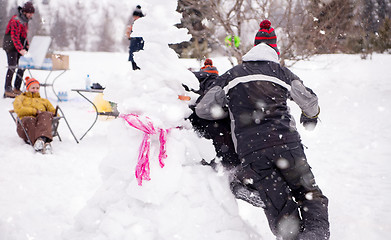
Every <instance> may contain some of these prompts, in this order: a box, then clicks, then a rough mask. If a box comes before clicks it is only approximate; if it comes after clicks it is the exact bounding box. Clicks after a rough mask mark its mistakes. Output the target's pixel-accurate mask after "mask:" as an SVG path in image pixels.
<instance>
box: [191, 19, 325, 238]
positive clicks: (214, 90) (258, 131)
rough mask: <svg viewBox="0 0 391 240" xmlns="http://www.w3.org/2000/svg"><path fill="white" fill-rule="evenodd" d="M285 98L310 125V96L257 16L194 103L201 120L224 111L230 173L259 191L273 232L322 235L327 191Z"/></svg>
mask: <svg viewBox="0 0 391 240" xmlns="http://www.w3.org/2000/svg"><path fill="white" fill-rule="evenodd" d="M288 99H291V100H293V101H294V102H295V103H296V104H298V106H299V107H300V108H301V110H302V114H301V117H300V122H301V123H302V124H303V125H304V127H306V128H310V127H315V125H316V123H317V119H318V116H319V113H320V108H319V106H318V98H317V96H316V95H315V93H314V92H313V91H312V90H311V89H309V88H307V87H305V86H304V84H303V81H302V80H300V78H299V77H298V76H296V75H295V74H293V73H292V72H291V71H290V70H289V69H287V68H285V67H282V66H281V65H280V63H279V50H278V48H277V37H276V34H275V31H274V29H273V28H272V27H271V23H270V21H268V20H264V21H262V22H261V23H260V29H259V30H258V32H257V34H256V36H255V41H254V47H253V48H252V49H250V51H249V52H248V53H247V54H245V55H244V56H243V63H242V64H239V65H237V66H235V67H233V68H231V69H230V70H228V71H227V72H226V73H224V74H223V75H221V76H219V77H218V78H217V79H215V81H214V85H213V86H211V87H210V88H209V89H208V90H207V92H206V93H205V94H204V96H203V97H202V99H201V100H200V101H199V103H198V104H197V106H196V108H195V111H196V114H197V115H198V116H199V117H201V118H204V119H209V120H215V119H220V118H225V117H226V116H229V117H230V119H231V126H232V127H231V130H232V139H233V141H234V143H235V149H236V153H237V154H238V156H239V159H240V160H241V165H240V167H239V169H238V171H237V176H238V178H239V179H240V180H241V182H242V183H243V184H246V185H247V186H248V187H250V188H252V189H254V190H256V191H258V192H259V194H260V196H261V199H262V200H263V202H264V204H265V206H264V212H265V214H266V217H267V219H268V222H269V226H270V229H271V231H272V232H273V233H274V234H275V235H276V236H277V238H278V239H283V240H298V239H300V240H327V239H329V237H330V231H329V221H328V199H327V197H326V196H325V195H323V193H322V191H321V190H320V188H319V187H318V185H317V184H316V182H315V177H314V175H313V173H312V171H311V167H310V165H309V164H308V162H307V158H306V155H305V153H304V149H303V145H302V143H301V139H300V135H299V133H298V132H297V129H296V126H295V122H294V119H293V117H292V116H291V114H290V111H289V107H288V105H287V100H288Z"/></svg>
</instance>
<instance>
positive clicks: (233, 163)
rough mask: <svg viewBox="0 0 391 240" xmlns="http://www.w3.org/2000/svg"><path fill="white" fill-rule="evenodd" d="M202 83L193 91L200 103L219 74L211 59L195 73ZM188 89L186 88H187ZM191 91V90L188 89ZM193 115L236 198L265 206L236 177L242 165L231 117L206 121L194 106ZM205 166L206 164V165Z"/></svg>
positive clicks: (255, 194) (199, 130)
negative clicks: (236, 148) (237, 170)
mask: <svg viewBox="0 0 391 240" xmlns="http://www.w3.org/2000/svg"><path fill="white" fill-rule="evenodd" d="M193 73H194V75H195V76H196V77H197V79H198V81H199V82H200V85H199V90H196V91H195V90H192V91H193V92H195V93H198V94H200V97H199V98H198V99H197V101H196V102H198V101H199V100H200V99H201V98H202V96H203V95H204V93H205V92H206V91H207V90H208V89H209V87H210V86H211V85H213V83H214V81H215V80H216V78H217V77H218V76H219V72H218V70H217V68H216V67H215V66H213V62H212V60H211V59H210V58H207V59H205V62H204V66H203V67H201V69H200V71H198V72H193ZM185 89H186V87H185ZM187 91H189V89H187ZM190 108H191V109H192V110H193V113H192V114H191V115H190V116H189V120H190V122H191V123H192V125H193V128H194V130H195V131H196V132H197V133H198V134H199V135H200V136H201V137H204V138H206V139H211V140H212V141H213V145H214V147H215V150H216V156H217V157H218V158H221V165H222V166H223V168H224V171H226V172H227V174H228V176H229V181H230V188H231V191H232V193H233V194H234V195H235V197H236V198H238V199H241V200H244V201H246V202H248V203H250V204H252V205H253V206H256V207H260V206H263V202H262V200H261V199H260V197H259V194H258V192H256V191H253V190H252V189H249V188H247V186H245V185H243V184H242V183H241V182H240V181H239V180H238V179H237V176H236V168H237V167H238V166H239V165H240V160H239V157H238V155H237V154H236V152H235V147H234V143H233V141H232V138H231V120H230V118H229V117H226V118H224V119H219V120H212V121H211V120H205V119H202V118H200V117H198V116H197V115H196V114H195V113H194V106H191V107H190ZM204 164H205V163H204ZM216 164H217V163H216V162H215V161H212V163H211V164H210V165H211V167H213V168H214V169H216V168H217V166H216Z"/></svg>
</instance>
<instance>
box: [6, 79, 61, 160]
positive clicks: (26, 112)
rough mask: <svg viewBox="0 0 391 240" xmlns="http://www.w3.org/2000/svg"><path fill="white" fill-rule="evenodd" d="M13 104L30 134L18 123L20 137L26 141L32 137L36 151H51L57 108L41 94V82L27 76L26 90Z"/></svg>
mask: <svg viewBox="0 0 391 240" xmlns="http://www.w3.org/2000/svg"><path fill="white" fill-rule="evenodd" d="M13 105H14V111H15V113H16V114H17V115H18V118H20V119H21V122H22V124H23V127H24V129H25V130H26V132H27V135H28V137H27V136H26V134H25V130H23V128H22V126H21V125H20V123H18V125H17V133H18V135H19V137H21V138H22V139H23V140H24V141H25V142H26V143H29V142H28V139H30V140H31V143H32V144H33V146H34V149H35V151H37V152H42V153H51V151H52V146H51V144H50V142H51V141H52V140H53V136H52V120H53V115H54V114H55V111H56V109H55V108H54V107H53V105H52V104H51V103H50V101H49V100H47V99H45V98H41V96H40V95H39V82H38V81H37V80H36V79H34V78H30V77H26V92H24V93H22V94H20V95H19V96H17V97H16V98H15V101H14V103H13Z"/></svg>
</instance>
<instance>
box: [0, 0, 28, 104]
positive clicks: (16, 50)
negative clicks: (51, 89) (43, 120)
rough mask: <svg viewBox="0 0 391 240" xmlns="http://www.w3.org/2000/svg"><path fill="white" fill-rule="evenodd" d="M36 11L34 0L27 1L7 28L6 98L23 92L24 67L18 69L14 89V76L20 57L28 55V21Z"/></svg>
mask: <svg viewBox="0 0 391 240" xmlns="http://www.w3.org/2000/svg"><path fill="white" fill-rule="evenodd" d="M34 12H35V9H34V6H33V4H32V2H26V3H25V4H24V6H23V7H18V13H17V14H16V15H14V16H12V18H11V20H10V21H9V22H8V25H7V28H6V30H5V35H4V42H3V49H4V50H5V52H6V53H7V60H8V71H7V74H6V76H5V85H4V95H3V97H4V98H6V97H8V98H14V97H16V96H17V95H19V94H21V93H22V92H21V91H20V86H21V84H22V79H23V74H24V69H18V71H17V73H16V77H15V82H14V89H12V78H13V76H14V73H15V70H16V68H17V66H18V64H19V58H20V57H21V56H24V55H26V54H27V51H28V48H29V42H28V40H27V34H28V22H29V20H30V19H31V18H32V17H33V15H34Z"/></svg>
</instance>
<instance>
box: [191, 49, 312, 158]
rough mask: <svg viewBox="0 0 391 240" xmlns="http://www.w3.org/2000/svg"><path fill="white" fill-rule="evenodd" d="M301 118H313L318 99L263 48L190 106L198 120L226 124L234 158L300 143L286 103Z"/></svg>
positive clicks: (216, 82)
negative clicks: (299, 112) (226, 119)
mask: <svg viewBox="0 0 391 240" xmlns="http://www.w3.org/2000/svg"><path fill="white" fill-rule="evenodd" d="M288 99H292V100H293V101H295V102H296V103H297V104H298V105H299V107H300V108H301V109H302V111H303V113H304V114H306V115H307V116H310V117H312V116H316V115H317V114H318V113H319V107H318V98H317V96H316V95H315V94H314V93H313V91H312V90H311V89H309V88H306V87H305V86H304V85H303V82H302V81H301V80H300V78H299V77H297V76H296V75H295V74H293V73H292V72H291V71H290V70H289V69H287V68H285V67H282V66H281V65H280V64H279V62H278V55H277V53H276V52H275V51H274V50H273V48H271V47H269V46H267V45H266V44H258V45H257V46H255V47H253V48H252V49H251V50H250V51H249V52H248V53H247V54H246V55H245V56H243V63H242V64H239V65H237V66H235V67H233V68H231V69H230V70H228V71H227V72H226V73H224V74H223V75H221V76H220V77H218V78H217V79H216V80H215V81H214V85H213V86H212V87H211V88H210V89H209V90H208V91H207V92H206V93H205V95H204V97H203V98H202V99H201V101H200V102H199V103H198V104H197V106H196V110H195V111H196V114H197V115H198V116H199V117H201V118H204V119H208V120H213V119H221V118H224V117H227V116H228V112H229V115H230V118H231V125H232V126H231V128H232V138H233V140H234V143H235V148H236V152H237V153H238V155H239V157H241V158H242V157H244V156H245V155H247V154H249V153H252V152H254V151H257V150H261V149H265V148H269V147H272V146H276V145H282V144H286V143H292V142H298V141H300V136H299V133H298V132H297V130H296V126H295V122H294V119H293V117H292V116H291V115H290V111H289V108H288V106H287V100H288Z"/></svg>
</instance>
